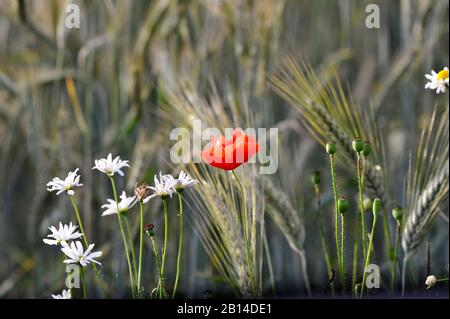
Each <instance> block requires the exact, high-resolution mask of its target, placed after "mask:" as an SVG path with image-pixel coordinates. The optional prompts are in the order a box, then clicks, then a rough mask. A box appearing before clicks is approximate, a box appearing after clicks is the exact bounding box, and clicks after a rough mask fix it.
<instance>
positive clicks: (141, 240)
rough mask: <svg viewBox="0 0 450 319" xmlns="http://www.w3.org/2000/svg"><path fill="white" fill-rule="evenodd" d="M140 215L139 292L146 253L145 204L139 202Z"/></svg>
mask: <svg viewBox="0 0 450 319" xmlns="http://www.w3.org/2000/svg"><path fill="white" fill-rule="evenodd" d="M139 213H140V223H139V270H138V279H137V286H138V289H139V291H140V290H141V276H142V256H143V252H144V204H143V203H142V202H141V201H139Z"/></svg>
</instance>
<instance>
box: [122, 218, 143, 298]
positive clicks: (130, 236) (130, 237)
mask: <svg viewBox="0 0 450 319" xmlns="http://www.w3.org/2000/svg"><path fill="white" fill-rule="evenodd" d="M124 219H125V226H126V228H127V229H126V233H127V237H128V242H129V245H130V251H131V264H132V265H133V271H134V273H133V274H134V278H137V276H138V270H137V266H136V253H135V252H134V245H133V232H132V229H131V227H130V223H129V222H128V215H124ZM139 288H140V287H139V286H137V287H136V289H138V290H139Z"/></svg>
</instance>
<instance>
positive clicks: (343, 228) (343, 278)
mask: <svg viewBox="0 0 450 319" xmlns="http://www.w3.org/2000/svg"><path fill="white" fill-rule="evenodd" d="M344 260H345V218H344V214H341V270H342V291H343V292H344V293H345V277H346V273H345V264H344Z"/></svg>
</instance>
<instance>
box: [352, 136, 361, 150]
mask: <svg viewBox="0 0 450 319" xmlns="http://www.w3.org/2000/svg"><path fill="white" fill-rule="evenodd" d="M352 146H353V150H354V151H355V152H356V153H360V152H361V151H362V150H363V148H364V143H363V141H361V139H360V138H359V137H356V138H355V139H354V140H353V142H352Z"/></svg>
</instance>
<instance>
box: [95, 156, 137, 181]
mask: <svg viewBox="0 0 450 319" xmlns="http://www.w3.org/2000/svg"><path fill="white" fill-rule="evenodd" d="M123 167H130V164H129V162H128V161H122V160H121V159H120V156H116V157H115V158H114V159H113V158H112V155H111V153H109V154H108V156H107V157H106V158H101V159H99V160H95V166H94V167H92V169H97V170H99V171H100V172H102V173H105V174H106V175H108V176H114V174H115V173H118V174H119V175H120V176H123V175H124V174H123V172H122V170H121V169H122V168H123Z"/></svg>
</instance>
